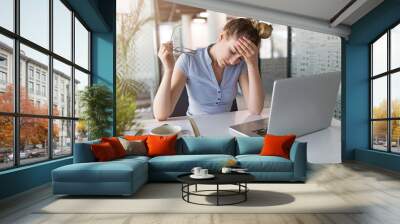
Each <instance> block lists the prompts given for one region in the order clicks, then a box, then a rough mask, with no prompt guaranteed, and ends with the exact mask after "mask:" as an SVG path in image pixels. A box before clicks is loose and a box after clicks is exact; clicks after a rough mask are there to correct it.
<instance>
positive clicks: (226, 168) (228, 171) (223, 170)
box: [221, 167, 232, 173]
mask: <svg viewBox="0 0 400 224" xmlns="http://www.w3.org/2000/svg"><path fill="white" fill-rule="evenodd" d="M231 171H232V168H230V167H222V170H221V172H222V173H230V172H231Z"/></svg>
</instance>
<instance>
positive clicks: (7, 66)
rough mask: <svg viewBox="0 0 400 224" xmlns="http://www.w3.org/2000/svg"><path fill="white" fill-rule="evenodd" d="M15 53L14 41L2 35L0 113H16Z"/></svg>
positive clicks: (0, 42) (0, 10) (0, 50)
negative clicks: (12, 62) (12, 63)
mask: <svg viewBox="0 0 400 224" xmlns="http://www.w3.org/2000/svg"><path fill="white" fill-rule="evenodd" d="M1 4H2V3H0V5H1ZM1 12H2V9H0V13H1ZM0 18H1V15H0ZM13 51H14V43H13V40H12V39H10V38H8V37H6V36H4V35H1V33H0V76H1V77H0V112H13V111H14V78H13V76H14V72H13V69H12V66H11V63H10V60H9V59H12V58H13V55H14V54H13ZM11 61H12V60H11ZM0 137H1V136H0Z"/></svg>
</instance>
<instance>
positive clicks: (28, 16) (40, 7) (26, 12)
mask: <svg viewBox="0 0 400 224" xmlns="http://www.w3.org/2000/svg"><path fill="white" fill-rule="evenodd" d="M20 7H21V9H20V10H21V12H20V14H21V16H20V18H21V27H20V31H21V36H23V37H25V38H26V39H28V40H30V41H32V42H35V43H36V44H39V45H40V46H42V47H44V48H49V0H35V1H32V0H20Z"/></svg>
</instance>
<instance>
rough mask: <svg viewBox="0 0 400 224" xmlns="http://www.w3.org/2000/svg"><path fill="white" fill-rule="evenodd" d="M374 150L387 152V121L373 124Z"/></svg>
mask: <svg viewBox="0 0 400 224" xmlns="http://www.w3.org/2000/svg"><path fill="white" fill-rule="evenodd" d="M372 148H373V149H377V150H382V151H387V121H373V122H372Z"/></svg>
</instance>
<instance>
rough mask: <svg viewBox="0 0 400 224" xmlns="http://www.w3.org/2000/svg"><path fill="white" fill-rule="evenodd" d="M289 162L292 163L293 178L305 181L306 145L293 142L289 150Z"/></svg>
mask: <svg viewBox="0 0 400 224" xmlns="http://www.w3.org/2000/svg"><path fill="white" fill-rule="evenodd" d="M290 160H291V161H292V162H293V178H294V180H295V181H305V180H306V176H307V143H306V142H297V141H296V142H294V143H293V145H292V148H291V149H290Z"/></svg>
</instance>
